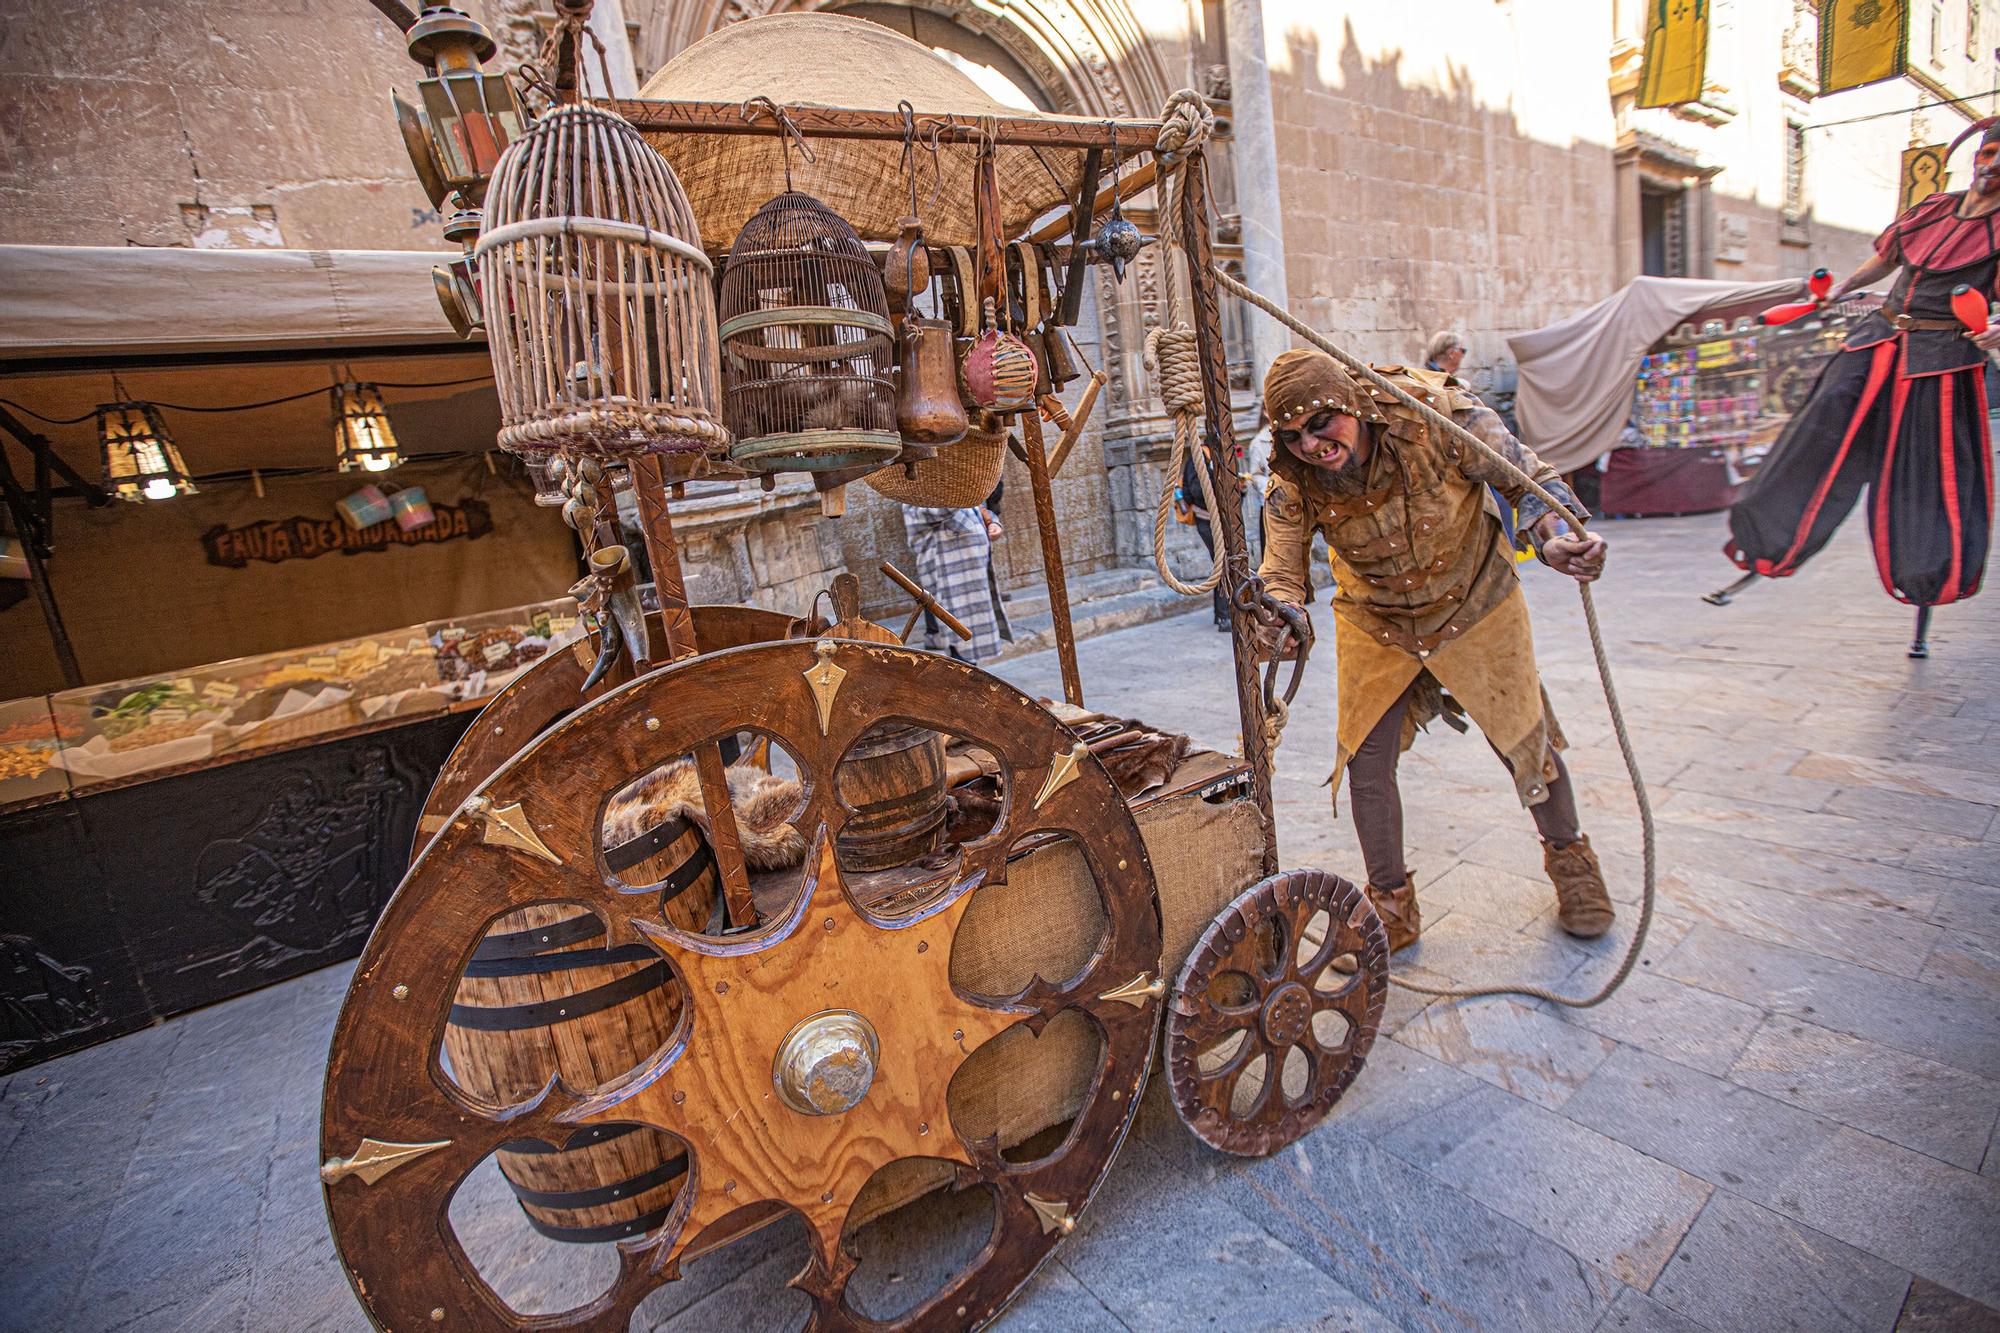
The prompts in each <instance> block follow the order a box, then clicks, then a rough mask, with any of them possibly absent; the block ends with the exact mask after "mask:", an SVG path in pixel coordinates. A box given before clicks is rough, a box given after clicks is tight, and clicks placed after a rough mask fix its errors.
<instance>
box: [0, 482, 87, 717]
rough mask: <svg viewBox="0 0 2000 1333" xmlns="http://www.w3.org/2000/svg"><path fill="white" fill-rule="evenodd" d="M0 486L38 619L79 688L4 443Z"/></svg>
mask: <svg viewBox="0 0 2000 1333" xmlns="http://www.w3.org/2000/svg"><path fill="white" fill-rule="evenodd" d="M0 490H4V491H5V492H6V499H7V511H8V512H9V513H11V514H12V515H13V516H14V530H15V531H16V532H18V533H20V534H21V550H22V552H23V553H24V554H25V555H26V556H27V559H28V584H29V586H30V587H32V588H33V589H34V590H35V600H36V601H37V602H39V603H40V604H41V608H42V620H43V621H44V622H46V623H47V625H48V627H49V639H50V641H51V642H53V643H54V644H55V649H56V664H57V665H58V666H60V667H61V668H62V673H63V680H64V681H65V682H66V683H67V684H68V685H69V687H70V688H71V689H73V690H74V689H79V688H81V687H82V685H83V672H82V670H81V669H79V668H78V666H77V664H76V649H75V648H74V647H72V646H71V644H70V641H69V631H68V630H67V629H65V628H64V627H63V619H62V610H61V608H59V607H58V606H57V605H56V594H55V590H54V589H53V588H51V587H49V567H48V566H47V565H45V564H43V563H42V553H41V552H40V551H39V550H37V549H36V547H37V545H38V544H39V543H40V541H41V536H42V534H41V526H40V525H39V524H38V523H36V521H35V516H34V509H33V507H32V506H31V505H30V504H29V503H28V497H27V494H26V493H25V492H24V491H22V489H21V487H20V484H19V483H18V482H16V481H15V480H14V467H13V464H11V463H10V462H8V461H7V450H6V447H5V446H4V445H0Z"/></svg>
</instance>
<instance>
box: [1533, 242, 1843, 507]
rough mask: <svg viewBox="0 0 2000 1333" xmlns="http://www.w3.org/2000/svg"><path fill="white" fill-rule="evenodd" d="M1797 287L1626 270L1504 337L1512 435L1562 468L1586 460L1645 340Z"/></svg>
mask: <svg viewBox="0 0 2000 1333" xmlns="http://www.w3.org/2000/svg"><path fill="white" fill-rule="evenodd" d="M1804 290H1805V283H1804V281H1803V280H1801V279H1798V278H1781V279H1778V280H1777V281H1774V282H1751V283H1741V282H1708V281H1703V280H1701V279H1697V278H1634V279H1633V280H1632V281H1631V282H1630V283H1628V284H1626V286H1624V287H1623V288H1621V289H1620V290H1619V291H1617V292H1615V293H1613V294H1612V295H1611V296H1608V297H1606V298H1605V299H1604V300H1602V301H1599V302H1598V303H1597V304H1596V305H1594V306H1592V307H1590V309H1588V310H1586V311H1584V312H1583V313H1581V314H1578V315H1572V316H1571V317H1570V318H1568V319H1566V320H1564V321H1562V322H1561V323H1560V324H1551V325H1549V326H1548V327H1547V328H1542V329H1536V330H1534V331H1533V332H1532V333H1522V334H1517V335H1516V336H1514V337H1512V338H1509V339H1508V340H1507V345H1508V347H1510V348H1511V349H1513V352H1514V361H1515V364H1516V365H1517V366H1518V367H1519V370H1520V388H1519V390H1518V392H1517V394H1516V397H1515V399H1514V412H1515V415H1516V417H1517V418H1518V419H1519V421H1520V424H1521V438H1522V440H1523V441H1525V442H1526V443H1527V445H1528V447H1529V448H1531V449H1533V450H1534V451H1535V452H1536V453H1537V454H1538V455H1540V456H1541V457H1542V458H1543V459H1544V460H1546V461H1547V462H1548V463H1549V464H1550V465H1552V466H1554V467H1556V468H1558V469H1560V470H1561V471H1564V472H1568V471H1571V470H1573V469H1575V468H1579V467H1582V466H1583V465H1584V464H1586V463H1592V462H1595V461H1596V460H1597V459H1598V458H1599V457H1600V456H1601V455H1603V454H1607V453H1609V452H1610V451H1611V449H1612V447H1613V446H1615V445H1616V444H1617V443H1618V431H1619V428H1620V427H1622V426H1623V425H1624V424H1625V421H1626V418H1628V417H1629V416H1631V414H1632V392H1633V379H1634V377H1635V376H1637V375H1638V373H1639V361H1640V359H1641V358H1642V357H1644V356H1645V355H1646V353H1647V352H1648V351H1650V350H1652V347H1653V345H1654V344H1655V343H1657V342H1659V341H1660V339H1662V338H1664V337H1666V336H1667V335H1668V334H1670V333H1672V332H1673V331H1674V330H1675V329H1676V328H1678V327H1680V326H1681V325H1682V324H1687V323H1692V322H1697V321H1700V320H1703V319H1711V318H1717V317H1722V316H1726V315H1733V314H1748V313H1751V312H1753V311H1755V310H1757V309H1759V308H1761V307H1763V306H1766V305H1770V304H1773V303H1775V302H1778V301H1783V300H1786V299H1788V298H1791V297H1795V296H1798V295H1801V294H1802V293H1803V292H1804Z"/></svg>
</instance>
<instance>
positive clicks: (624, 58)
mask: <svg viewBox="0 0 2000 1333" xmlns="http://www.w3.org/2000/svg"><path fill="white" fill-rule="evenodd" d="M590 30H591V31H592V32H594V33H596V34H597V39H598V40H599V41H601V42H603V43H604V63H605V65H606V66H607V67H609V69H610V71H611V92H612V95H613V96H614V97H637V96H638V95H639V74H638V69H637V67H636V66H635V65H634V64H633V63H632V43H631V40H630V39H629V38H628V37H627V35H626V32H625V0H597V3H596V4H595V5H593V6H592V7H591V10H590ZM585 60H586V62H587V63H588V64H589V66H590V72H591V74H592V75H593V76H594V77H598V78H601V77H603V76H602V75H601V74H599V73H598V69H597V52H596V51H595V50H592V51H591V52H590V53H589V54H588V55H587V56H586V57H585Z"/></svg>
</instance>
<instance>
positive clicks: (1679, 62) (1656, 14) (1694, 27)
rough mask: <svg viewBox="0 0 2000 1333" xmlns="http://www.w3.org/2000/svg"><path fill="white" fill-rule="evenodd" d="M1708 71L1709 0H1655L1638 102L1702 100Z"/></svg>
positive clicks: (1656, 103) (1648, 104)
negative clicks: (1702, 89)
mask: <svg viewBox="0 0 2000 1333" xmlns="http://www.w3.org/2000/svg"><path fill="white" fill-rule="evenodd" d="M1707 72H1708V0H1653V3H1652V5H1651V6H1650V8H1649V10H1648V12H1647V15H1646V56H1645V61H1644V63H1643V64H1641V65H1640V67H1639V101H1638V105H1640V106H1642V107H1653V106H1672V105H1674V104H1675V103H1676V102H1698V101H1700V100H1701V85H1702V82H1703V80H1704V79H1705V78H1706V76H1707Z"/></svg>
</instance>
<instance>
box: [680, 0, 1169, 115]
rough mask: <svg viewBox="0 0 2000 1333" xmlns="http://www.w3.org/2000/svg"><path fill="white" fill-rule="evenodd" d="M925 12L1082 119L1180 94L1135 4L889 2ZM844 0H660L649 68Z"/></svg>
mask: <svg viewBox="0 0 2000 1333" xmlns="http://www.w3.org/2000/svg"><path fill="white" fill-rule="evenodd" d="M889 2H890V3H893V4H897V5H901V6H904V7H907V8H911V9H922V10H927V11H929V12H931V13H933V14H937V15H939V16H940V17H942V18H946V19H949V20H950V21H951V22H953V23H955V24H957V25H958V26H960V27H962V28H964V29H966V30H967V31H968V32H973V33H977V34H979V35H980V36H982V37H986V38H988V39H990V40H992V41H993V42H995V43H997V44H998V45H999V46H1000V47H1001V48H1002V49H1004V50H1005V51H1006V52H1007V53H1008V54H1009V55H1011V56H1012V57H1014V59H1015V60H1017V61H1018V62H1020V64H1021V66H1022V68H1024V69H1026V70H1027V71H1028V73H1029V74H1030V75H1031V76H1032V77H1033V78H1034V79H1035V81H1036V82H1037V83H1038V84H1039V85H1040V89H1039V90H1040V91H1041V92H1042V93H1043V94H1045V95H1046V96H1047V97H1049V98H1050V99H1051V100H1052V101H1053V102H1054V103H1055V104H1056V108H1055V109H1056V110H1058V111H1063V112H1068V113H1070V114H1072V115H1084V116H1138V117H1147V116H1153V115H1156V114H1158V112H1159V109H1160V108H1161V107H1162V106H1163V105H1165V103H1166V99H1167V94H1168V92H1169V91H1171V89H1172V86H1173V85H1172V84H1170V83H1169V82H1168V79H1167V73H1166V67H1165V65H1164V64H1163V63H1162V62H1161V59H1160V53H1159V51H1158V50H1157V48H1155V46H1154V45H1153V43H1152V42H1151V41H1150V40H1149V39H1148V38H1147V37H1146V34H1145V30H1144V29H1143V28H1142V27H1141V26H1140V25H1139V21H1138V19H1137V18H1136V17H1135V16H1134V15H1133V13H1132V7H1131V5H1130V4H1129V3H1128V0H1012V3H1009V4H1007V5H1006V6H1005V9H1004V12H995V11H994V10H993V9H990V8H987V7H986V6H983V5H981V4H978V3H976V2H975V0H889ZM842 4H843V0H693V3H688V0H654V2H653V4H652V9H653V20H652V21H651V22H649V23H647V24H646V25H645V26H644V31H645V33H646V38H645V42H646V53H645V57H646V58H645V64H646V66H647V68H649V69H658V68H659V67H660V66H661V65H664V64H665V63H666V62H667V61H669V60H671V59H672V58H673V57H674V56H675V55H677V54H679V53H680V52H681V51H683V50H685V49H686V48H687V47H689V46H691V45H693V44H694V43H695V42H697V41H699V40H701V38H703V37H705V36H707V35H708V34H709V33H711V32H714V31H715V30H716V29H718V28H720V27H723V26H724V25H726V24H730V23H735V22H738V21H740V20H742V19H746V18H757V17H761V16H762V15H765V14H788V13H802V12H810V11H813V10H821V9H839V8H841V7H842Z"/></svg>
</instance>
